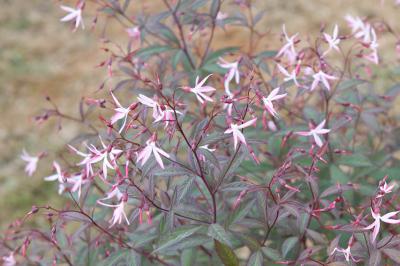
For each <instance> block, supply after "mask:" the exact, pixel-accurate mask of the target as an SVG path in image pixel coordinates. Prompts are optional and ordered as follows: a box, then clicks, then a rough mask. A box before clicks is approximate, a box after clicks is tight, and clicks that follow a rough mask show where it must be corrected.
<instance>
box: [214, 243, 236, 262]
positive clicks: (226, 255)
mask: <svg viewBox="0 0 400 266" xmlns="http://www.w3.org/2000/svg"><path fill="white" fill-rule="evenodd" d="M214 244H215V250H216V251H217V254H218V257H219V258H220V259H221V261H222V263H223V264H224V265H225V266H239V259H238V258H237V257H236V255H235V253H234V252H233V251H232V249H231V248H230V247H228V246H227V245H225V244H223V243H221V242H219V241H218V240H214Z"/></svg>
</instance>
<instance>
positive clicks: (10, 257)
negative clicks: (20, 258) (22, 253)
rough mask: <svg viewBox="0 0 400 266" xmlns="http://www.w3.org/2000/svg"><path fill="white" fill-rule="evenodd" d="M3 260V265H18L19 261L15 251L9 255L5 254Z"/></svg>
mask: <svg viewBox="0 0 400 266" xmlns="http://www.w3.org/2000/svg"><path fill="white" fill-rule="evenodd" d="M2 260H3V266H14V265H17V262H16V261H15V258H14V253H13V252H10V254H9V255H8V256H3V257H2Z"/></svg>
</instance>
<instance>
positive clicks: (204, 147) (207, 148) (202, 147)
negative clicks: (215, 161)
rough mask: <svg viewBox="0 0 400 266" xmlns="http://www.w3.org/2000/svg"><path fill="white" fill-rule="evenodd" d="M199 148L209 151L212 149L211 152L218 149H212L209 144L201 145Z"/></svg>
mask: <svg viewBox="0 0 400 266" xmlns="http://www.w3.org/2000/svg"><path fill="white" fill-rule="evenodd" d="M199 148H201V149H204V150H208V151H210V152H214V151H215V150H216V149H210V148H209V147H208V144H207V145H203V146H200V147H199Z"/></svg>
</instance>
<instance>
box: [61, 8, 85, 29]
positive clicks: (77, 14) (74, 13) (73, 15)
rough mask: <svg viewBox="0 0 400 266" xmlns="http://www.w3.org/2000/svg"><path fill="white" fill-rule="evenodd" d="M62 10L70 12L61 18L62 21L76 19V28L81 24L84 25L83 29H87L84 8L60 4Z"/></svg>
mask: <svg viewBox="0 0 400 266" xmlns="http://www.w3.org/2000/svg"><path fill="white" fill-rule="evenodd" d="M60 7H61V9H62V10H64V11H66V12H68V13H69V14H68V15H66V16H65V17H63V18H62V19H61V21H62V22H67V21H71V20H75V30H76V29H77V28H78V27H79V25H81V26H82V29H85V25H84V24H83V19H82V9H81V8H77V9H74V8H72V7H68V6H60Z"/></svg>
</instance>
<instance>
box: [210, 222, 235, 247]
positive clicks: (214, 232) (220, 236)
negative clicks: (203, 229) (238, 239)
mask: <svg viewBox="0 0 400 266" xmlns="http://www.w3.org/2000/svg"><path fill="white" fill-rule="evenodd" d="M208 235H209V236H211V237H212V238H214V239H215V240H218V241H219V242H222V243H224V244H225V245H228V246H229V247H232V241H231V236H230V235H229V234H228V232H227V231H226V230H225V229H224V228H223V227H222V226H221V225H219V224H211V225H210V226H209V227H208Z"/></svg>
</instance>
